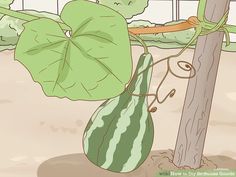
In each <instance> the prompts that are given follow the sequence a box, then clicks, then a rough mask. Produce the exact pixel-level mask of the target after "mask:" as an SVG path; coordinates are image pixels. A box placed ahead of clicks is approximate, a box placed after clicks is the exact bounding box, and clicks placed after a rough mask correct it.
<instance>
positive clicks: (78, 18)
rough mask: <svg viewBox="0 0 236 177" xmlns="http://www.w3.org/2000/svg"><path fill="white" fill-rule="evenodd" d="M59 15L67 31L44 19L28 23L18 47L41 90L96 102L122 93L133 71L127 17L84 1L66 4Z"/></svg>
mask: <svg viewBox="0 0 236 177" xmlns="http://www.w3.org/2000/svg"><path fill="white" fill-rule="evenodd" d="M61 19H62V20H63V22H64V23H65V24H66V25H68V26H69V27H70V28H71V31H64V30H63V29H61V27H60V26H59V25H58V23H56V22H55V21H53V20H51V19H46V18H41V19H39V20H34V21H31V22H29V23H26V24H25V25H24V27H25V29H24V31H23V33H22V34H21V37H20V39H19V42H18V45H17V49H16V59H17V60H19V61H20V62H21V63H22V64H24V65H25V67H26V68H27V69H28V70H29V71H30V73H31V75H32V77H33V79H34V80H35V81H36V82H39V83H40V84H41V86H42V88H43V90H44V92H45V94H46V95H48V96H57V97H60V98H63V97H67V98H69V99H71V100H79V99H81V100H100V99H107V98H111V97H114V96H117V95H119V94H120V93H121V92H122V91H124V89H125V85H126V84H127V82H128V81H129V79H130V77H131V69H132V67H131V66H132V60H131V51H130V42H129V36H128V30H127V24H126V21H125V19H124V18H123V17H122V16H120V15H119V14H118V13H116V12H115V11H113V10H111V9H109V8H107V7H104V6H101V5H98V4H96V3H92V2H88V1H82V0H79V1H72V2H69V3H68V4H67V5H66V6H65V7H64V9H63V11H62V14H61Z"/></svg>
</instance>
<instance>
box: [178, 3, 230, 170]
mask: <svg viewBox="0 0 236 177" xmlns="http://www.w3.org/2000/svg"><path fill="white" fill-rule="evenodd" d="M229 2H230V0H221V1H216V0H207V6H206V12H205V15H206V18H207V19H208V20H209V21H212V22H218V21H219V20H220V19H221V18H222V16H223V15H224V14H225V12H226V11H227V10H228V9H229ZM223 37H224V34H223V33H222V32H214V33H211V34H209V35H206V36H201V37H199V38H198V41H197V47H196V50H195V54H194V59H193V66H194V67H195V68H196V71H197V74H196V76H195V77H194V78H193V79H190V80H189V83H188V88H187V92H186V98H185V103H184V108H183V112H182V119H181V123H180V128H179V133H178V137H177V143H176V147H175V155H174V163H175V165H176V166H178V167H183V166H189V167H191V168H195V169H196V168H199V167H200V164H201V159H202V153H203V149H204V144H205V138H206V133H207V127H208V121H209V116H210V110H211V105H212V99H213V94H214V89H215V83H216V78H217V71H218V66H219V62H220V55H221V47H222V42H223ZM208 141H210V140H208ZM216 148H217V147H216Z"/></svg>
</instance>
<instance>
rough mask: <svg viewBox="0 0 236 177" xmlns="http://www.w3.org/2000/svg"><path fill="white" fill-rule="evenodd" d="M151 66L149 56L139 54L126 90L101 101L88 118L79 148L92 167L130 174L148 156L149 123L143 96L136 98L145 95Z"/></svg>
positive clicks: (150, 123)
mask: <svg viewBox="0 0 236 177" xmlns="http://www.w3.org/2000/svg"><path fill="white" fill-rule="evenodd" d="M152 63H153V58H152V56H151V54H143V55H141V57H140V59H139V62H138V65H137V68H136V71H135V73H134V76H133V79H132V81H131V82H130V84H129V86H128V88H127V89H126V91H124V92H123V93H122V94H121V95H120V96H118V97H115V98H112V99H109V100H107V101H105V102H104V103H103V104H102V105H101V106H100V107H99V108H98V109H97V110H96V111H95V113H94V114H93V116H92V118H91V119H90V121H89V123H88V125H87V127H86V129H85V132H84V138H83V147H84V152H85V154H86V156H87V158H88V159H89V160H90V161H91V162H92V163H94V164H95V165H97V166H99V167H101V168H103V169H107V170H109V171H113V172H130V171H133V170H135V169H137V168H138V167H139V166H140V165H141V164H142V163H143V162H144V161H145V160H146V158H147V157H148V155H149V153H150V151H151V147H152V144H153V137H154V127H153V121H152V117H151V114H150V112H149V111H148V102H147V97H146V96H137V95H138V94H140V95H142V94H146V93H148V90H149V84H150V80H151V76H152V67H149V66H150V65H151V64H152ZM132 93H133V94H135V95H136V96H134V95H132Z"/></svg>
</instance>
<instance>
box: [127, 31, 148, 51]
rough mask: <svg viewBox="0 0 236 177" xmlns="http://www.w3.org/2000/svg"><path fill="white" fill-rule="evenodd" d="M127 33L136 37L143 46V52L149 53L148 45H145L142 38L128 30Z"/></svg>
mask: <svg viewBox="0 0 236 177" xmlns="http://www.w3.org/2000/svg"><path fill="white" fill-rule="evenodd" d="M129 35H130V36H131V37H133V38H134V39H136V40H137V41H138V42H139V43H140V44H141V45H142V46H143V48H144V53H146V54H147V53H149V52H148V47H147V45H146V43H145V42H144V41H143V40H142V38H141V37H139V36H137V35H135V34H133V33H131V32H129Z"/></svg>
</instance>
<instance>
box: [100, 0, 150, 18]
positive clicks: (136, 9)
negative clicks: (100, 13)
mask: <svg viewBox="0 0 236 177" xmlns="http://www.w3.org/2000/svg"><path fill="white" fill-rule="evenodd" d="M97 1H98V3H100V4H102V5H105V6H108V7H110V8H112V9H114V10H115V11H117V12H119V13H120V14H121V15H123V16H124V17H125V18H132V17H133V16H135V15H138V14H141V13H143V11H144V10H145V8H146V7H147V6H148V1H149V0H97Z"/></svg>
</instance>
